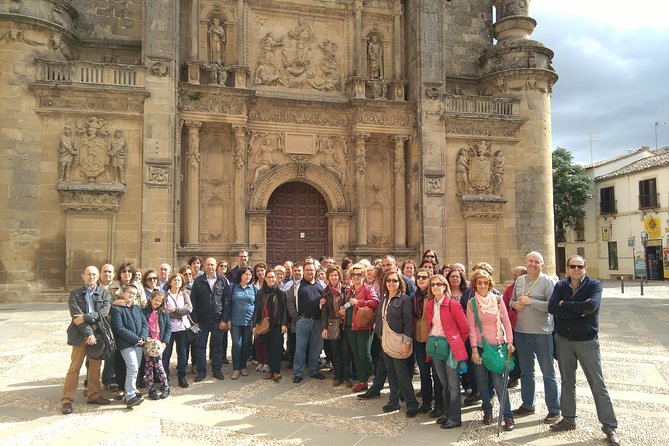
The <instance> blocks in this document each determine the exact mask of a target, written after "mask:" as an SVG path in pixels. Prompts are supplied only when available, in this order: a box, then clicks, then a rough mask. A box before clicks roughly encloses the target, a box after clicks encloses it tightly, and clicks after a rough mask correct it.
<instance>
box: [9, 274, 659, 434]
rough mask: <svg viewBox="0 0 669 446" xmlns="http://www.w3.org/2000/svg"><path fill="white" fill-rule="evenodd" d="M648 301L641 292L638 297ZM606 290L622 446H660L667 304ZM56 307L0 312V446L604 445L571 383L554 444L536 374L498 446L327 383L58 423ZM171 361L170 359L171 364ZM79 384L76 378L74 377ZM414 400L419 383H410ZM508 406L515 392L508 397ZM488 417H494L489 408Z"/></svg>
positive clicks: (61, 343)
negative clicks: (529, 409) (572, 402)
mask: <svg viewBox="0 0 669 446" xmlns="http://www.w3.org/2000/svg"><path fill="white" fill-rule="evenodd" d="M647 290H648V288H647ZM631 291H633V290H631V289H630V288H629V287H628V288H627V292H626V294H625V295H620V294H616V293H615V290H610V289H609V288H607V291H606V292H605V301H604V304H603V308H602V312H601V325H602V333H601V336H600V340H601V345H602V364H603V368H604V375H605V378H606V380H607V383H608V386H609V392H610V394H611V396H612V399H613V402H614V407H615V409H616V415H617V417H618V421H619V424H620V426H619V429H618V432H619V434H620V435H621V437H622V439H623V444H626V445H653V446H659V445H663V444H667V438H669V326H668V324H667V322H669V295H667V297H666V298H663V297H662V296H663V294H664V293H665V292H666V291H667V288H661V287H654V288H652V290H651V292H650V293H649V294H651V296H644V297H648V298H641V297H634V296H632V295H631ZM67 323H68V322H67V309H66V305H65V304H64V303H46V304H22V303H11V304H0V337H1V338H2V339H3V340H4V341H5V342H3V343H2V345H0V444H2V445H3V446H4V445H32V444H39V445H50V444H54V445H59V444H68V445H73V444H76V445H84V444H95V445H127V444H160V445H161V446H165V445H172V444H179V445H182V444H193V445H200V444H202V445H204V444H207V445H211V444H223V445H253V446H256V445H261V446H262V445H282V446H283V445H299V444H315V445H316V444H317V445H330V444H332V445H334V446H347V445H351V446H355V445H364V446H369V445H371V446H374V445H383V446H388V444H389V442H395V443H400V444H402V445H403V446H404V445H408V446H424V445H433V444H453V445H462V446H469V445H489V444H501V445H516V444H530V445H538V446H550V445H567V444H579V445H600V446H601V445H602V444H604V442H603V439H604V435H603V434H602V433H601V430H600V425H599V423H598V421H597V417H596V412H595V407H594V403H593V400H592V396H591V394H590V391H589V388H588V386H587V382H586V380H585V377H584V376H583V374H582V372H580V371H579V374H578V375H577V395H578V400H577V404H578V414H579V418H578V429H577V430H576V431H572V432H566V433H560V434H554V433H552V432H550V430H549V428H548V425H545V424H543V422H542V418H543V416H545V414H546V409H545V406H544V404H543V385H542V379H541V376H540V372H539V371H538V370H539V369H538V367H537V373H538V376H537V412H536V413H535V414H534V415H530V416H527V417H523V418H517V420H516V422H517V424H516V429H515V430H514V431H513V432H510V433H505V432H503V433H502V434H501V435H500V437H499V438H497V429H496V426H494V425H493V426H484V425H483V424H482V423H481V411H480V409H479V408H478V407H467V408H463V427H462V428H459V429H453V430H449V431H445V430H443V429H440V428H439V427H438V426H437V425H436V424H435V423H434V419H431V418H429V417H428V416H427V415H420V416H418V417H416V418H415V419H411V420H410V419H407V418H406V417H405V416H404V413H403V411H400V412H394V413H391V414H384V413H383V411H382V406H383V405H384V404H385V403H386V402H387V392H388V390H387V388H386V389H385V390H384V391H383V393H382V396H381V397H380V398H377V399H373V400H368V401H360V400H358V399H357V398H355V396H354V395H353V394H352V393H351V392H350V390H349V389H346V388H345V387H333V386H332V385H331V375H327V372H326V375H327V376H328V378H329V379H328V380H325V381H318V380H313V379H309V378H307V379H305V380H304V381H303V382H302V383H301V384H299V385H296V384H293V383H292V375H291V373H290V371H284V379H283V380H282V382H280V383H274V382H273V381H267V380H264V379H262V376H263V375H264V374H263V373H258V372H255V371H251V370H250V375H249V376H248V377H241V378H240V379H239V380H235V381H233V380H231V379H229V375H230V373H231V370H230V366H226V368H225V369H224V373H225V374H226V375H227V376H228V378H227V379H226V380H224V381H218V380H215V379H213V377H211V375H209V376H208V377H207V378H206V379H205V380H204V381H203V382H201V383H193V382H192V379H193V377H194V376H193V375H188V379H189V382H191V386H190V387H189V388H188V389H181V388H179V387H176V386H173V387H172V396H170V397H169V398H168V399H166V400H159V401H148V400H147V401H145V402H144V403H143V404H142V405H140V406H138V407H137V408H135V409H133V410H129V409H126V408H125V406H124V405H123V404H122V403H121V402H114V403H112V404H111V405H109V406H106V407H97V406H90V405H87V404H85V399H84V397H83V394H82V390H81V388H80V389H79V390H78V391H77V394H76V397H75V402H74V409H75V412H74V413H73V414H71V415H68V416H63V415H61V414H60V401H59V398H60V392H61V390H62V383H63V378H64V375H65V372H66V369H67V367H68V365H69V353H70V350H69V348H68V347H67V345H66V344H65V328H66V327H67ZM174 359H175V360H176V358H174ZM81 379H82V380H83V376H82V377H81ZM414 387H415V388H416V389H418V387H419V383H418V379H417V377H416V379H415V380H414ZM510 398H511V403H512V407H516V406H517V405H519V404H520V389H519V388H516V389H511V390H510ZM495 410H496V409H495Z"/></svg>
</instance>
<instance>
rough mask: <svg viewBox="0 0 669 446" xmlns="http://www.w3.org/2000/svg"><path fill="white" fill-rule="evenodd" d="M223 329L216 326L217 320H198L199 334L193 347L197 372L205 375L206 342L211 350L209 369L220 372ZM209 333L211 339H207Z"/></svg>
mask: <svg viewBox="0 0 669 446" xmlns="http://www.w3.org/2000/svg"><path fill="white" fill-rule="evenodd" d="M224 333H225V332H224V331H223V330H220V329H219V328H218V322H217V321H210V322H202V321H200V336H198V338H197V343H196V347H195V357H196V361H195V362H196V363H197V374H198V375H200V376H205V375H206V374H207V355H206V353H207V342H209V350H210V351H211V371H212V373H216V372H220V371H221V367H222V366H223V335H224ZM209 335H211V340H210V339H209Z"/></svg>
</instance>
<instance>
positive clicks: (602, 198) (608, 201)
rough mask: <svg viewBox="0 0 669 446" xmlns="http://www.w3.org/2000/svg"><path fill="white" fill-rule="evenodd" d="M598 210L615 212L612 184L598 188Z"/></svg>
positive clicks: (606, 212) (607, 212)
mask: <svg viewBox="0 0 669 446" xmlns="http://www.w3.org/2000/svg"><path fill="white" fill-rule="evenodd" d="M599 211H600V212H601V213H602V214H615V213H616V212H617V211H616V195H615V192H614V190H613V186H611V187H603V188H602V189H600V190H599Z"/></svg>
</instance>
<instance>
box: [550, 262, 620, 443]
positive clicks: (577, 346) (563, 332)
mask: <svg viewBox="0 0 669 446" xmlns="http://www.w3.org/2000/svg"><path fill="white" fill-rule="evenodd" d="M585 267H586V265H585V259H584V258H583V257H581V256H578V255H577V256H571V257H569V258H568V259H567V277H566V278H565V279H564V280H561V281H560V282H558V284H557V285H555V289H554V290H553V294H552V296H551V298H550V301H549V303H548V312H549V313H550V314H552V315H553V316H555V344H556V347H557V359H558V365H559V367H560V376H561V377H562V400H561V403H560V410H561V411H562V417H563V418H562V420H560V422H558V423H556V424H552V425H551V426H550V428H551V430H553V431H555V432H561V431H567V430H574V429H576V368H577V366H578V363H580V364H581V368H582V369H583V373H585V376H586V377H587V378H588V384H589V385H590V391H591V392H592V396H593V398H594V400H595V407H596V408H597V417H598V418H599V422H600V423H602V431H603V432H604V433H605V434H606V441H607V443H608V444H610V445H618V444H620V438H618V435H617V434H616V428H617V427H618V422H617V421H616V415H615V413H614V412H613V405H612V404H611V398H610V397H609V392H608V391H607V390H606V384H605V383H604V378H603V376H602V364H601V360H600V352H599V340H598V333H599V306H600V304H601V301H602V284H601V283H600V282H599V281H598V280H594V279H591V278H590V277H588V275H587V274H586V270H585Z"/></svg>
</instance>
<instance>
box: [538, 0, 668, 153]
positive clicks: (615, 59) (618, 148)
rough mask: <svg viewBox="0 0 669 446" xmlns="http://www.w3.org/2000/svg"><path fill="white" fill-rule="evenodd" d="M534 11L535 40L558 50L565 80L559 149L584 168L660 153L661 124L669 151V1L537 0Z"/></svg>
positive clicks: (558, 99)
mask: <svg viewBox="0 0 669 446" xmlns="http://www.w3.org/2000/svg"><path fill="white" fill-rule="evenodd" d="M530 8H531V9H530V15H531V16H532V17H533V18H534V19H536V20H537V28H536V29H535V31H534V33H533V34H532V36H531V38H533V39H536V40H538V41H540V42H542V43H544V44H545V45H546V46H547V47H549V48H551V49H552V50H553V51H555V58H554V59H553V66H554V67H555V70H556V71H557V73H558V75H559V76H560V79H559V80H558V82H557V84H556V85H555V86H554V88H553V96H552V106H553V107H552V112H553V116H552V118H553V119H552V128H553V143H552V147H553V149H555V148H557V147H558V146H559V147H564V148H566V149H568V150H570V151H571V152H572V153H573V154H574V160H575V161H576V162H579V163H590V160H591V157H592V160H593V161H595V162H596V161H599V160H602V159H606V158H610V157H613V156H617V155H620V154H623V153H624V152H625V151H627V150H631V149H638V148H640V147H641V146H649V147H650V148H651V149H654V148H655V122H659V123H660V125H658V126H657V141H658V146H659V147H663V146H669V19H668V17H669V2H666V1H665V2H662V1H658V0H636V1H635V2H627V1H625V2H624V1H620V0H578V1H577V0H534V1H532V2H531V5H530ZM665 123H666V124H665ZM591 133H592V141H593V142H592V152H591V150H590V147H591V144H590V138H591V135H590V134H591Z"/></svg>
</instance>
